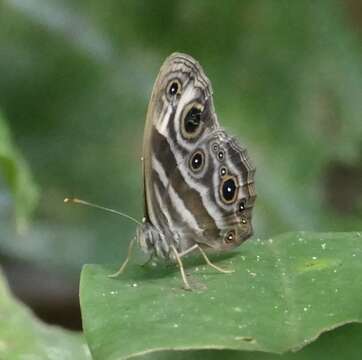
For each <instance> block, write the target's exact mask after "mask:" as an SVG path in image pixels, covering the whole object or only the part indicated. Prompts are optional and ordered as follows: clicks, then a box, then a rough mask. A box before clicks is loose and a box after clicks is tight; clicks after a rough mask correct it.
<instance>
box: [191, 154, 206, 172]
mask: <svg viewBox="0 0 362 360" xmlns="http://www.w3.org/2000/svg"><path fill="white" fill-rule="evenodd" d="M204 158H205V156H204V153H203V152H202V151H201V150H198V151H196V152H195V153H194V154H193V155H192V156H191V158H190V167H191V170H192V171H194V172H197V171H200V170H201V169H202V168H203V166H204Z"/></svg>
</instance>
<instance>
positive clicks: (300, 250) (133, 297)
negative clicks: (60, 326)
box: [80, 233, 362, 359]
mask: <svg viewBox="0 0 362 360" xmlns="http://www.w3.org/2000/svg"><path fill="white" fill-rule="evenodd" d="M361 258H362V237H361V234H360V233H287V234H283V235H280V236H278V237H276V238H273V239H268V240H260V239H258V240H256V241H249V242H247V243H246V244H245V245H243V246H242V247H241V248H240V250H239V252H236V253H235V254H234V256H232V257H228V258H226V257H225V256H224V257H223V259H221V261H220V262H218V265H220V266H224V267H228V268H230V267H232V268H234V269H235V270H236V271H235V272H234V273H233V274H220V273H215V271H214V270H213V269H211V268H210V267H207V266H204V265H203V264H202V265H200V262H199V261H201V260H200V259H196V260H197V261H198V265H195V263H194V260H193V262H192V263H190V262H189V261H188V263H189V264H188V267H187V271H188V272H189V273H190V281H192V283H193V285H194V288H195V289H196V290H194V291H192V292H186V291H185V290H182V288H181V280H180V276H179V273H178V270H177V269H175V268H174V267H166V266H161V265H158V266H157V267H150V268H142V267H140V266H138V265H133V266H130V267H129V268H128V269H127V271H126V273H125V274H123V275H122V276H120V277H119V278H118V279H111V278H109V277H107V275H108V274H110V273H112V272H114V270H115V268H114V267H112V266H103V265H86V266H85V267H84V269H83V272H82V276H81V283H80V300H81V308H82V317H83V326H84V331H85V336H86V338H87V341H88V344H89V346H90V350H91V352H92V354H93V356H94V358H95V359H119V358H127V357H130V356H132V355H135V354H146V353H150V352H154V351H161V350H200V349H228V350H247V351H263V352H269V353H275V354H279V353H284V352H287V351H291V350H293V351H294V350H298V349H300V348H302V347H303V346H305V345H307V344H309V343H311V342H313V341H314V340H315V339H316V338H318V337H319V335H320V334H321V333H323V332H325V331H328V330H331V329H334V328H336V327H338V326H341V325H343V324H347V323H351V322H360V321H361V320H362V305H361V304H362V261H361Z"/></svg>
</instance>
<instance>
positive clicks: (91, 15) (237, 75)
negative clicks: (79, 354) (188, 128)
mask: <svg viewBox="0 0 362 360" xmlns="http://www.w3.org/2000/svg"><path fill="white" fill-rule="evenodd" d="M352 3H353V1H352V0H351V1H348V2H340V1H337V0H320V1H318V2H315V1H301V2H290V1H286V0H285V1H279V2H278V3H277V4H276V3H275V2H271V1H264V0H257V1H255V0H248V1H242V2H240V1H236V0H230V1H228V3H227V6H225V5H224V4H222V3H220V2H218V1H206V0H203V1H198V2H194V1H191V0H183V1H173V2H169V1H165V0H160V1H157V2H153V1H152V2H151V1H141V0H139V1H132V2H131V1H115V0H113V1H107V2H99V1H95V0H87V1H85V0H79V1H71V0H57V1H55V0H29V1H21V0H3V1H2V2H1V3H0V52H1V54H0V55H1V56H0V107H1V108H2V109H3V111H4V113H5V114H6V116H7V118H8V119H9V125H10V128H11V130H12V133H13V136H14V139H15V140H16V143H17V145H18V146H19V147H20V149H21V151H22V153H23V154H24V156H25V157H26V159H27V160H28V162H29V164H30V167H31V169H32V171H33V173H34V176H35V178H36V181H37V182H38V183H39V184H40V188H41V194H42V197H41V201H40V206H39V208H38V211H37V213H36V220H35V221H34V224H33V227H32V229H30V230H29V233H28V234H27V236H25V237H24V238H21V239H19V237H15V234H14V233H13V232H12V229H11V228H9V226H8V223H9V222H8V218H7V217H5V218H3V219H2V220H4V221H2V224H1V226H2V237H1V239H0V246H1V247H2V249H3V251H5V252H8V253H11V254H13V255H14V254H15V255H16V256H17V257H20V258H26V259H34V260H36V261H41V262H47V263H53V264H58V265H59V266H61V267H62V268H67V269H73V270H71V271H74V274H76V273H77V272H78V270H79V266H80V264H81V263H85V262H105V261H107V262H110V261H114V262H119V261H120V258H121V256H123V255H124V253H125V248H126V246H127V242H128V241H127V240H128V239H130V238H131V236H132V235H133V233H134V226H133V224H131V223H127V222H125V221H124V220H119V219H115V218H114V217H112V216H109V217H108V216H107V215H105V214H101V213H98V212H97V211H93V210H91V209H79V208H65V207H64V205H63V204H62V199H63V198H64V197H65V196H73V195H76V196H79V197H82V198H85V199H86V200H91V201H95V202H98V203H101V204H105V205H107V206H112V207H114V208H119V209H121V210H123V211H126V212H127V213H129V214H131V215H135V216H138V218H140V217H141V216H142V191H141V183H142V181H141V177H140V176H141V171H140V167H141V166H140V160H139V158H140V156H141V148H142V133H143V126H144V120H145V113H146V108H147V103H148V98H149V95H150V90H151V87H152V85H153V81H154V79H155V77H156V75H157V72H158V69H159V66H160V65H161V63H162V61H163V59H164V58H165V57H166V56H167V55H169V54H170V53H171V52H173V51H182V52H186V53H189V54H191V55H192V56H194V57H195V58H196V59H197V60H199V61H200V63H201V64H202V65H203V67H204V69H205V71H206V73H207V74H208V76H209V78H210V79H211V81H212V83H213V87H214V94H215V102H216V110H217V112H218V115H219V119H220V121H221V123H222V124H223V125H224V126H225V127H226V128H228V129H230V131H231V132H232V133H234V134H236V135H237V136H238V137H240V139H241V141H242V143H244V144H246V145H247V146H248V148H249V152H250V155H251V157H252V159H254V162H255V163H256V166H257V174H256V181H257V190H258V200H257V204H256V209H255V210H256V212H255V230H256V236H257V237H264V236H271V235H273V234H275V233H278V232H283V231H288V230H299V229H303V230H329V231H349V230H358V229H361V228H362V189H361V183H362V181H357V185H351V184H350V181H352V180H353V179H354V182H352V184H355V183H356V181H355V176H351V177H349V178H347V180H345V179H344V180H343V181H334V177H332V178H331V176H330V169H333V168H335V166H336V164H337V165H338V166H342V168H344V167H347V168H349V169H356V171H352V172H351V173H352V174H361V177H362V173H361V171H360V170H359V169H361V168H362V164H361V163H362V160H361V159H362V155H361V147H362V144H361V142H362V141H361V139H362V122H361V114H362V101H361V94H362V61H361V60H362V59H361V55H362V49H361V32H360V30H361V22H358V19H357V20H356V18H355V17H354V16H353V10H352V6H351V4H352ZM332 173H333V172H332ZM351 178H352V180H351ZM326 184H331V185H330V186H326ZM347 190H349V192H346V191H347ZM330 194H340V197H339V198H338V201H337V202H336V203H335V202H334V203H331V202H330V201H329V199H330ZM119 234H122V236H120V235H119ZM74 239H76V240H75V241H74ZM122 254H123V255H122ZM65 264H66V266H65Z"/></svg>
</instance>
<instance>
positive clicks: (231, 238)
mask: <svg viewBox="0 0 362 360" xmlns="http://www.w3.org/2000/svg"><path fill="white" fill-rule="evenodd" d="M234 240H235V231H234V230H230V231H228V232H227V233H226V235H225V237H224V242H225V243H226V244H232V243H233V242H234Z"/></svg>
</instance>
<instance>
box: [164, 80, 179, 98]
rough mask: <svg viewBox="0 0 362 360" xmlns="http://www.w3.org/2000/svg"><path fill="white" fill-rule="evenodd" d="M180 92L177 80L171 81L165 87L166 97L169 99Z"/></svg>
mask: <svg viewBox="0 0 362 360" xmlns="http://www.w3.org/2000/svg"><path fill="white" fill-rule="evenodd" d="M180 92H181V83H180V81H179V80H178V79H173V80H171V81H170V83H169V84H168V86H167V95H168V97H169V98H172V97H174V96H175V95H177V94H179V93H180Z"/></svg>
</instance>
